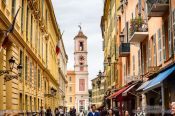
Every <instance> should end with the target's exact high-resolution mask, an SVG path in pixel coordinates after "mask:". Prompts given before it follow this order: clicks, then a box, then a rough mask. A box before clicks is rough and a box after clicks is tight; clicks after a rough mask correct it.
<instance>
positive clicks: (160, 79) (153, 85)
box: [143, 66, 175, 91]
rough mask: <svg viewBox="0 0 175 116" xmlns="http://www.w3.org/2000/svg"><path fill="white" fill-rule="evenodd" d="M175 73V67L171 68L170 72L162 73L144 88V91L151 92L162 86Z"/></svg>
mask: <svg viewBox="0 0 175 116" xmlns="http://www.w3.org/2000/svg"><path fill="white" fill-rule="evenodd" d="M174 71H175V66H173V67H171V68H169V69H168V70H166V71H164V72H162V73H160V74H159V75H157V77H155V78H154V79H152V80H151V82H150V83H149V84H148V85H147V86H146V87H144V89H143V90H144V91H149V90H151V89H155V88H157V87H160V86H161V82H163V81H164V80H165V79H166V78H167V77H168V76H169V75H171V74H172V73H173V72H174Z"/></svg>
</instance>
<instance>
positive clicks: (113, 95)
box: [107, 85, 130, 99]
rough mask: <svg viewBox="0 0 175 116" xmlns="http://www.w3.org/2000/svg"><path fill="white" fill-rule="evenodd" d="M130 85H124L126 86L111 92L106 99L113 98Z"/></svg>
mask: <svg viewBox="0 0 175 116" xmlns="http://www.w3.org/2000/svg"><path fill="white" fill-rule="evenodd" d="M129 87H130V86H129V85H128V86H126V87H123V88H122V89H120V90H118V91H117V92H115V93H113V94H112V95H110V96H109V97H107V99H112V98H115V97H117V96H118V95H120V94H121V93H123V92H124V91H125V90H126V89H128V88H129Z"/></svg>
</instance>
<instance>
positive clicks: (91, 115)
mask: <svg viewBox="0 0 175 116" xmlns="http://www.w3.org/2000/svg"><path fill="white" fill-rule="evenodd" d="M91 109H92V112H89V113H88V116H100V114H99V112H96V106H95V105H92V106H91Z"/></svg>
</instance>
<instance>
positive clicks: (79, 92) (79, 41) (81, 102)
mask: <svg viewBox="0 0 175 116" xmlns="http://www.w3.org/2000/svg"><path fill="white" fill-rule="evenodd" d="M79 28H80V30H79V32H78V34H77V35H76V36H75V38H74V46H75V47H74V60H75V61H74V70H75V78H76V85H75V86H76V90H75V98H76V99H75V107H76V109H77V110H78V112H80V110H82V111H84V110H86V111H87V110H88V106H89V94H88V63H87V54H88V52H87V37H86V36H85V35H84V33H83V32H82V28H81V26H80V25H79Z"/></svg>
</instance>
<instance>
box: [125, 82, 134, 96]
mask: <svg viewBox="0 0 175 116" xmlns="http://www.w3.org/2000/svg"><path fill="white" fill-rule="evenodd" d="M136 85H137V83H136V84H134V85H132V86H130V87H129V88H128V89H126V90H125V91H124V92H123V93H122V96H127V93H128V92H129V91H130V90H131V89H132V88H134V87H135V86H136Z"/></svg>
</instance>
